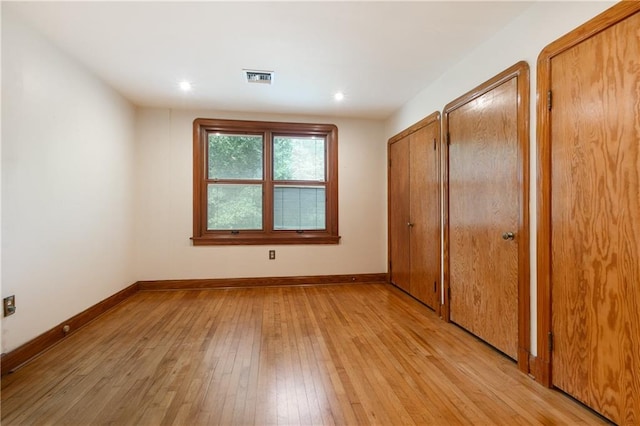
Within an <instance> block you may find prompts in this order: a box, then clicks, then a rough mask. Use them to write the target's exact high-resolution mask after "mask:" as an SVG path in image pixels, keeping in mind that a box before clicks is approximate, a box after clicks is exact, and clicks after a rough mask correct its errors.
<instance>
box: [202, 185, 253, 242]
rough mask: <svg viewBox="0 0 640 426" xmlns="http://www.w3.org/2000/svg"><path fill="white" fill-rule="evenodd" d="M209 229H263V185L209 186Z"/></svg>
mask: <svg viewBox="0 0 640 426" xmlns="http://www.w3.org/2000/svg"><path fill="white" fill-rule="evenodd" d="M207 204H208V208H207V212H208V213H207V229H208V230H211V231H219V230H225V229H228V230H236V229H254V230H255V229H262V185H235V184H234V185H227V184H209V185H208V198H207Z"/></svg>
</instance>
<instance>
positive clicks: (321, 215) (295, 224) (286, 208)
mask: <svg viewBox="0 0 640 426" xmlns="http://www.w3.org/2000/svg"><path fill="white" fill-rule="evenodd" d="M325 206H326V198H325V188H324V187H317V186H276V187H275V188H274V190H273V229H278V230H286V229H296V230H304V229H325V228H326V223H325V222H326V219H325V212H326V207H325Z"/></svg>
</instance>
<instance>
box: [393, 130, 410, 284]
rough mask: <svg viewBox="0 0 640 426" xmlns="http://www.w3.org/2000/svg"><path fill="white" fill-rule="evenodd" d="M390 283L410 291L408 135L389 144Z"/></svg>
mask: <svg viewBox="0 0 640 426" xmlns="http://www.w3.org/2000/svg"><path fill="white" fill-rule="evenodd" d="M389 159H390V165H389V234H390V235H389V251H390V253H389V258H390V261H391V282H392V283H393V284H395V285H397V286H398V287H400V288H401V289H403V290H405V291H407V292H409V291H410V290H411V289H410V283H411V281H410V277H409V272H410V260H409V226H407V224H408V223H409V217H410V216H409V168H408V164H409V136H407V137H405V138H403V139H401V140H399V141H397V142H394V143H392V144H390V145H389Z"/></svg>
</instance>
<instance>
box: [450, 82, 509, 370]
mask: <svg viewBox="0 0 640 426" xmlns="http://www.w3.org/2000/svg"><path fill="white" fill-rule="evenodd" d="M448 132H449V146H448V243H449V246H448V250H449V252H448V260H449V277H448V278H449V292H450V298H449V318H450V320H451V321H453V322H455V323H456V324H458V325H460V326H462V327H463V328H465V329H467V330H469V331H470V332H471V333H473V334H475V335H477V336H479V337H480V338H482V339H483V340H485V341H486V342H488V343H490V344H491V345H493V346H495V347H496V348H498V349H499V350H501V351H502V352H504V353H505V354H507V355H508V356H510V357H512V358H514V359H517V357H518V244H520V238H519V235H518V230H519V212H520V204H519V194H520V186H519V176H518V84H517V78H516V77H514V78H511V79H509V80H507V81H505V82H503V83H501V84H500V85H498V86H496V87H494V88H492V89H491V90H489V91H487V92H486V93H484V94H482V95H480V96H477V97H474V98H473V99H472V100H470V101H468V102H466V103H464V104H462V105H460V106H459V107H458V108H455V109H454V110H452V111H450V112H449V114H448ZM509 233H511V234H509Z"/></svg>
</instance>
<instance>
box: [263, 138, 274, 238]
mask: <svg viewBox="0 0 640 426" xmlns="http://www.w3.org/2000/svg"><path fill="white" fill-rule="evenodd" d="M264 152H265V155H264V157H265V160H264V161H265V164H264V184H263V186H262V190H263V197H264V200H263V206H264V207H263V211H262V215H263V218H262V220H263V229H264V231H265V232H266V233H267V234H271V233H272V232H273V133H272V132H271V131H269V130H267V131H266V132H265V133H264Z"/></svg>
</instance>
